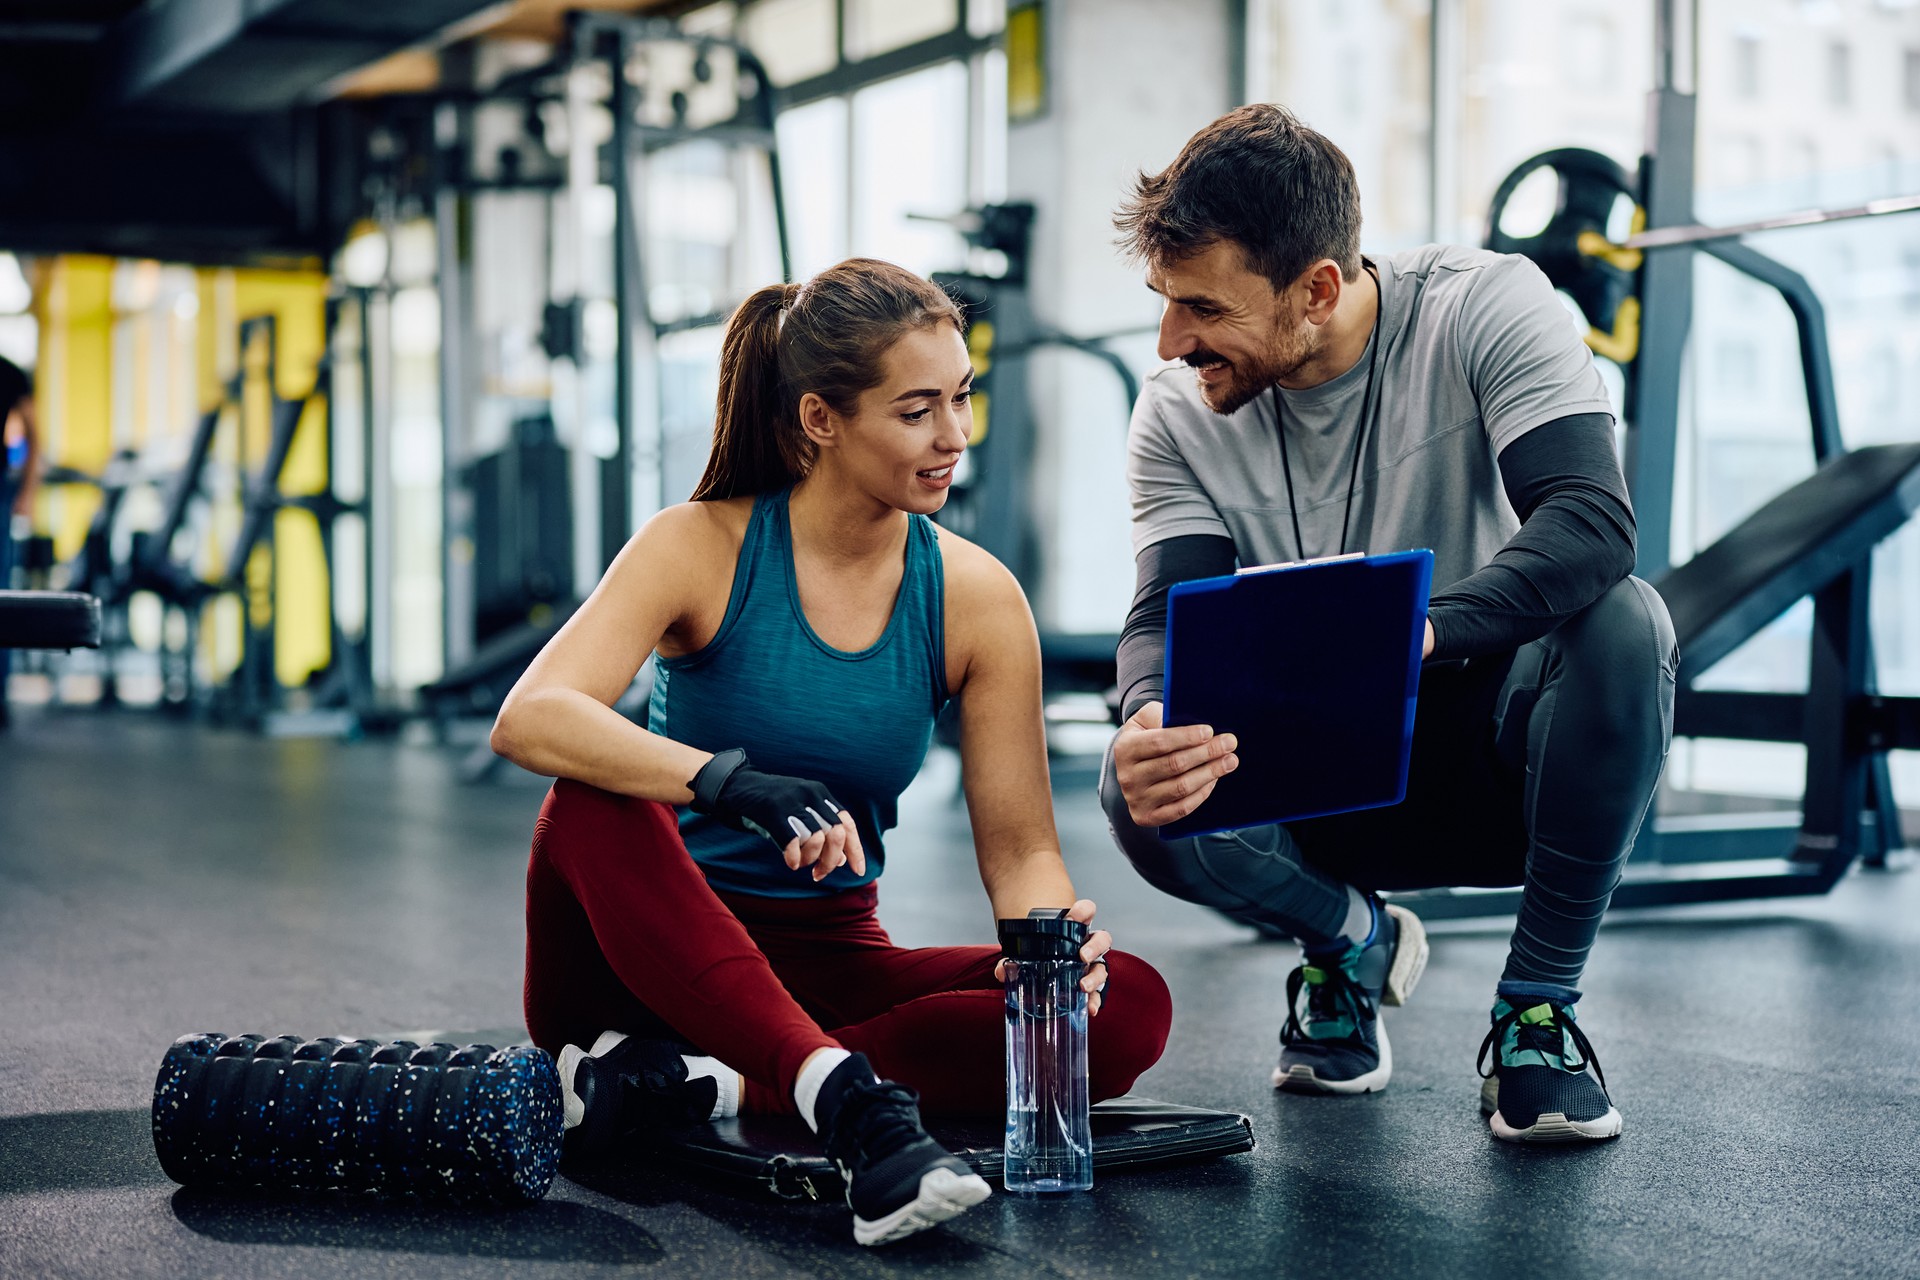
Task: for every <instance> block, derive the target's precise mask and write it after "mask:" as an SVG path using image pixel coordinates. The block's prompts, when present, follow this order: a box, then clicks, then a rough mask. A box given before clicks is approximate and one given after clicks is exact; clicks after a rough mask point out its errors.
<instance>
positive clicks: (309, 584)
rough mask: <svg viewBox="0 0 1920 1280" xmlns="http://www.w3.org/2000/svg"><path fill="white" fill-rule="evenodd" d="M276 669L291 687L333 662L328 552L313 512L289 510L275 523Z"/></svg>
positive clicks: (280, 513)
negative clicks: (321, 539) (321, 538)
mask: <svg viewBox="0 0 1920 1280" xmlns="http://www.w3.org/2000/svg"><path fill="white" fill-rule="evenodd" d="M273 551H274V559H275V562H276V568H277V570H278V572H277V575H276V577H275V579H274V593H273V595H274V601H273V603H274V624H275V625H274V630H273V670H274V674H275V675H276V676H278V677H279V680H280V683H281V684H283V685H286V686H287V687H289V688H295V687H298V686H300V685H303V684H305V683H306V682H307V680H308V679H309V678H310V677H311V676H313V675H314V674H315V673H316V672H319V671H323V670H325V669H326V666H327V664H328V663H329V662H331V661H333V619H332V615H331V613H330V611H329V603H328V602H329V601H330V600H331V599H332V597H333V587H332V583H331V582H330V581H329V579H328V577H327V552H326V548H325V547H324V546H323V545H322V544H321V541H320V522H319V521H318V520H315V519H314V518H313V513H312V512H311V511H302V510H299V509H298V508H295V507H283V508H282V509H281V510H280V511H278V512H277V513H275V515H274V519H273Z"/></svg>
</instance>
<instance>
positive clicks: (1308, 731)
mask: <svg viewBox="0 0 1920 1280" xmlns="http://www.w3.org/2000/svg"><path fill="white" fill-rule="evenodd" d="M1432 586H1433V552H1431V551H1424V550H1423V551H1396V552H1393V553H1391V554H1388V555H1377V556H1363V555H1359V554H1354V555H1348V556H1336V557H1333V558H1330V559H1326V560H1307V561H1300V562H1297V563H1292V564H1280V565H1270V566H1262V567H1258V568H1251V569H1242V570H1240V571H1239V572H1238V573H1235V574H1233V575H1231V576H1229V577H1223V578H1201V579H1198V580H1197V581H1193V582H1182V583H1177V584H1175V586H1174V587H1173V589H1172V591H1171V592H1169V593H1168V597H1167V660H1166V661H1167V666H1166V686H1165V687H1166V694H1165V723H1167V724H1169V725H1183V724H1206V725H1212V726H1213V730H1214V732H1215V733H1232V734H1235V735H1237V736H1238V737H1239V739H1240V743H1239V747H1238V749H1237V754H1238V755H1239V757H1240V767H1239V768H1237V769H1235V770H1234V771H1233V772H1232V773H1230V774H1228V775H1226V776H1225V777H1224V778H1221V779H1220V781H1219V782H1218V783H1217V784H1216V785H1215V786H1214V789H1213V794H1212V795H1210V796H1208V797H1207V798H1206V800H1205V801H1203V802H1202V803H1201V805H1200V807H1199V808H1198V809H1196V810H1194V811H1193V812H1192V813H1190V814H1188V815H1187V816H1186V817H1184V818H1181V819H1179V820H1178V821H1175V822H1171V823H1168V824H1167V825H1166V826H1164V827H1161V828H1160V835H1161V836H1162V837H1163V838H1166V839H1175V838H1179V837H1182V836H1196V835H1204V834H1206V833H1208V832H1212V831H1232V830H1237V829H1238V828H1241V827H1254V826H1264V825H1266V824H1268V823H1272V822H1290V821H1292V820H1294V819H1296V818H1317V817H1321V816H1324V815H1326V814H1330V813H1347V812H1350V811H1352V810H1355V809H1372V808H1378V807H1380V806H1382V805H1390V804H1398V803H1400V801H1401V800H1403V799H1405V797H1406V794H1407V760H1408V756H1409V754H1410V752H1411V750H1412V747H1413V711H1414V703H1415V698H1416V697H1417V695H1418V694H1419V691H1420V660H1421V659H1420V650H1421V648H1422V647H1423V641H1424V640H1425V638H1426V618H1427V596H1428V593H1429V592H1430V591H1431V589H1432Z"/></svg>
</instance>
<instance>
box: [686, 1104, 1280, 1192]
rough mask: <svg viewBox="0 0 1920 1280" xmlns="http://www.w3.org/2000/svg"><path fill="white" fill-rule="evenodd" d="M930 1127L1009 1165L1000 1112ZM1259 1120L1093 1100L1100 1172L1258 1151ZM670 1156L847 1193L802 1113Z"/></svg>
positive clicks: (717, 1127)
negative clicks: (997, 1117) (1255, 1148)
mask: <svg viewBox="0 0 1920 1280" xmlns="http://www.w3.org/2000/svg"><path fill="white" fill-rule="evenodd" d="M926 1124H927V1132H928V1133H929V1134H931V1135H932V1136H933V1138H934V1140H935V1141H937V1142H938V1143H940V1145H941V1146H943V1147H945V1148H946V1149H947V1150H949V1151H951V1152H953V1154H954V1155H956V1156H959V1157H960V1158H961V1159H962V1160H964V1161H966V1163H967V1164H968V1165H969V1166H970V1167H971V1168H972V1169H973V1171H974V1172H975V1173H978V1174H980V1175H981V1176H982V1177H984V1178H989V1179H997V1178H999V1177H1000V1175H1001V1172H1002V1170H1003V1168H1004V1166H1005V1163H1006V1152H1005V1149H1004V1148H1003V1146H1002V1141H1003V1139H1004V1138H1005V1134H1004V1132H1003V1130H1002V1128H1001V1125H1000V1124H999V1122H998V1121H997V1120H995V1119H991V1118H981V1119H957V1118H954V1117H942V1116H928V1117H927V1121H926ZM1253 1145H1254V1143H1253V1123H1252V1121H1251V1120H1249V1119H1248V1118H1247V1117H1246V1116H1243V1115H1239V1114H1237V1113H1235V1112H1231V1111H1210V1110H1208V1109H1207V1108H1205V1107H1183V1106H1180V1105H1178V1104H1176V1103H1171V1102H1155V1101H1154V1100H1153V1099H1151V1098H1141V1097H1136V1096H1135V1095H1133V1094H1127V1095H1126V1096H1125V1097H1120V1098H1112V1099H1109V1100H1108V1101H1106V1102H1101V1103H1097V1104H1096V1105H1095V1106H1094V1108H1093V1167H1094V1170H1095V1171H1096V1173H1098V1172H1106V1171H1112V1170H1117V1169H1133V1168H1143V1167H1145V1166H1148V1165H1156V1164H1170V1163H1173V1162H1175V1161H1183V1160H1205V1159H1212V1158H1213V1157H1215V1156H1224V1155H1233V1154H1236V1153H1238V1152H1242V1151H1251V1150H1253ZM661 1158H662V1159H664V1160H666V1161H669V1162H671V1163H674V1164H678V1165H681V1166H683V1167H687V1168H692V1169H699V1170H701V1171H703V1172H706V1173H711V1174H715V1175H717V1176H719V1177H721V1178H723V1179H726V1180H728V1181H731V1182H736V1183H740V1184H743V1185H753V1186H758V1187H762V1188H764V1189H766V1190H768V1191H771V1192H773V1194H775V1195H777V1196H779V1197H781V1198H782V1199H788V1200H795V1199H806V1200H837V1199H839V1198H840V1197H841V1196H842V1195H843V1194H844V1192H845V1189H846V1184H845V1183H844V1182H843V1181H841V1178H840V1171H839V1170H838V1169H836V1168H834V1166H833V1163H832V1162H831V1161H830V1160H828V1159H827V1157H826V1155H825V1153H824V1151H823V1149H822V1147H821V1145H820V1139H819V1138H818V1137H817V1136H815V1134H814V1133H813V1132H812V1130H810V1129H808V1128H807V1126H806V1122H805V1121H803V1120H801V1119H800V1118H799V1117H798V1116H739V1117H735V1118H733V1119H728V1120H716V1121H714V1122H713V1123H711V1124H704V1125H700V1126H698V1127H696V1128H693V1129H687V1130H683V1131H681V1132H679V1133H676V1134H674V1135H673V1136H672V1137H671V1138H669V1139H667V1140H666V1145H665V1147H664V1149H663V1150H662V1152H661Z"/></svg>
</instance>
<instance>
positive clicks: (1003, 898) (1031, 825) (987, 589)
mask: <svg viewBox="0 0 1920 1280" xmlns="http://www.w3.org/2000/svg"><path fill="white" fill-rule="evenodd" d="M940 546H941V550H942V552H943V553H944V561H945V566H946V578H947V597H946V617H947V666H948V687H949V688H951V689H952V690H953V691H954V694H955V696H956V697H957V698H959V700H960V774H961V780H962V782H963V784H964V785H965V788H966V794H967V816H968V818H969V819H970V820H971V822H972V824H973V846H974V855H975V857H976V858H978V859H979V863H980V882H981V884H983V885H984V886H985V887H986V890H987V898H988V900H989V901H990V902H992V904H993V913H994V916H995V917H996V918H997V919H1002V920H1008V919H1015V918H1018V917H1021V916H1024V915H1026V914H1027V912H1028V911H1029V910H1031V909H1033V908H1034V907H1055V908H1058V907H1071V908H1072V916H1073V918H1074V919H1076V920H1080V921H1082V922H1091V921H1092V919H1093V915H1094V904H1093V903H1092V902H1089V901H1087V900H1086V899H1083V898H1077V897H1076V896H1075V895H1074V891H1073V881H1072V880H1071V879H1069V878H1068V876H1067V868H1066V864H1065V863H1064V862H1062V861H1061V858H1060V837H1059V835H1058V834H1057V833H1056V832H1055V830H1054V825H1053V787H1052V783H1051V781H1050V780H1049V778H1048V774H1047V738H1046V724H1045V720H1044V718H1043V716H1042V712H1041V696H1040V637H1039V635H1038V634H1037V633H1036V632H1035V630H1034V626H1033V614H1032V613H1031V612H1030V611H1029V610H1028V608H1027V598H1026V595H1025V594H1024V593H1023V592H1022V591H1021V590H1020V584H1019V583H1018V582H1016V581H1014V577H1013V575H1012V574H1011V573H1009V572H1007V570H1006V568H1005V566H1003V565H1002V564H1001V563H1000V562H999V561H997V560H995V559H994V558H993V557H992V556H990V555H988V554H987V553H986V552H984V551H982V550H980V549H979V548H978V547H975V546H973V545H972V544H970V543H967V542H964V541H962V540H961V539H959V538H957V537H954V536H953V535H951V534H948V533H945V532H944V531H943V532H942V533H941V535H940ZM1112 946H1113V939H1112V937H1111V936H1110V935H1109V934H1108V933H1107V932H1106V931H1105V930H1104V929H1102V930H1096V931H1095V932H1093V933H1092V934H1090V935H1089V937H1088V938H1087V943H1086V945H1085V946H1084V947H1082V948H1081V949H1080V957H1081V959H1083V960H1085V961H1086V962H1087V966H1088V967H1087V974H1086V976H1085V977H1084V978H1083V979H1081V985H1082V986H1083V987H1085V988H1086V989H1087V990H1088V991H1089V992H1093V993H1095V994H1094V995H1093V996H1092V1001H1091V1004H1090V1006H1089V1007H1090V1008H1091V1009H1092V1011H1093V1012H1095V1013H1097V1012H1099V1007H1100V996H1099V995H1098V992H1099V991H1100V990H1102V989H1103V988H1104V987H1105V986H1106V981H1107V973H1106V966H1105V965H1104V964H1101V963H1099V961H1100V957H1101V956H1103V955H1105V954H1106V953H1107V951H1108V949H1109V948H1110V947H1112Z"/></svg>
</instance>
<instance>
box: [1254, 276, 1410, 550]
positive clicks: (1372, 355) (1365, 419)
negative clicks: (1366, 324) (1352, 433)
mask: <svg viewBox="0 0 1920 1280" xmlns="http://www.w3.org/2000/svg"><path fill="white" fill-rule="evenodd" d="M1367 274H1368V275H1370V276H1373V299H1374V306H1373V328H1372V329H1370V330H1369V331H1368V333H1367V383H1366V389H1365V391H1364V392H1362V394H1361V398H1360V434H1359V435H1358V436H1357V437H1356V438H1355V439H1354V442H1353V464H1352V465H1351V466H1350V467H1349V468H1348V469H1347V505H1346V509H1345V510H1343V511H1342V512H1341V513H1340V550H1339V551H1338V552H1336V553H1335V554H1337V555H1345V554H1347V524H1348V522H1349V521H1350V520H1352V519H1353V494H1354V491H1355V489H1357V488H1358V487H1359V484H1360V455H1361V454H1362V453H1364V452H1365V450H1366V447H1367V435H1368V433H1369V429H1370V428H1371V427H1372V426H1373V408H1374V402H1373V373H1374V369H1375V368H1376V367H1377V366H1378V365H1379V363H1380V313H1381V312H1382V311H1384V310H1386V299H1385V298H1384V296H1383V295H1382V294H1381V292H1380V277H1379V276H1378V275H1376V274H1375V273H1374V270H1373V268H1372V267H1371V266H1369V267H1368V268H1367ZM1283 404H1284V401H1282V400H1281V398H1280V385H1279V384H1278V383H1275V384H1274V387H1273V421H1274V426H1275V427H1276V429H1278V431H1279V433H1280V473H1281V474H1282V475H1283V476H1285V477H1286V480H1287V514H1288V515H1289V516H1291V517H1292V518H1293V546H1294V550H1295V551H1296V552H1298V553H1299V556H1300V558H1301V559H1302V560H1305V559H1306V558H1307V544H1306V540H1305V539H1304V538H1302V537H1301V536H1300V507H1299V504H1298V503H1297V502H1296V501H1295V500H1294V496H1293V467H1292V465H1291V464H1290V463H1289V462H1288V460H1287V419H1286V414H1285V411H1284V410H1283V409H1282V407H1281V406H1282V405H1283Z"/></svg>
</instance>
